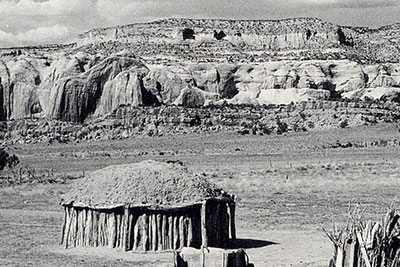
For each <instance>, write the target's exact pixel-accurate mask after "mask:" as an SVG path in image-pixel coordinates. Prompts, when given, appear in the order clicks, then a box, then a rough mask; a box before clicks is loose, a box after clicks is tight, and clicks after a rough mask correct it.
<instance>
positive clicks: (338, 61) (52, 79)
mask: <svg viewBox="0 0 400 267" xmlns="http://www.w3.org/2000/svg"><path fill="white" fill-rule="evenodd" d="M398 40H400V29H399V26H398V25H391V26H387V27H382V28H380V29H374V30H373V29H368V28H350V27H341V26H338V25H334V24H332V23H328V22H324V21H321V20H318V19H310V18H299V19H287V20H281V21H232V20H200V19H197V20H192V19H167V20H160V21H155V22H150V23H141V24H133V25H126V26H118V27H110V28H103V29H94V30H91V31H89V32H87V33H84V34H82V35H81V36H80V41H79V42H78V43H77V44H75V45H71V46H55V47H45V48H42V49H41V48H37V47H36V48H21V49H18V50H16V51H8V50H7V51H6V50H4V51H3V50H1V51H0V54H1V57H0V120H12V119H20V118H30V117H40V118H48V119H56V120H64V121H74V122H83V121H85V120H86V119H88V118H92V117H101V116H104V115H107V114H110V113H112V112H114V111H115V110H116V109H118V108H119V107H120V106H126V105H128V106H131V107H138V106H157V105H181V106H184V107H201V106H208V105H212V104H214V105H220V104H224V103H227V104H255V105H263V104H289V103H291V102H301V101H308V100H333V99H340V98H349V99H363V98H373V99H381V98H382V99H385V100H390V99H393V100H395V101H398V99H399V94H400V63H399V60H398V59H399V55H400V53H399V51H400V50H399V49H400V48H399V43H400V42H398ZM2 51H3V52H2ZM389 61H390V62H389ZM392 61H393V62H392Z"/></svg>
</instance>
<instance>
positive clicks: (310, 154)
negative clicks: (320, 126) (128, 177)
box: [0, 125, 400, 267]
mask: <svg viewBox="0 0 400 267" xmlns="http://www.w3.org/2000/svg"><path fill="white" fill-rule="evenodd" d="M394 138H397V140H400V135H399V132H398V129H397V127H396V126H391V125H384V126H378V127H371V128H357V129H346V130H335V131H326V132H319V133H304V134H289V135H285V136H239V135H237V134H235V133H219V134H211V135H206V136H180V137H169V138H167V137H165V138H143V139H136V140H125V141H116V142H99V143H81V144H69V145H48V146H46V145H35V146H33V145H32V146H14V147H13V148H12V150H13V152H14V153H16V154H17V155H18V156H19V157H20V159H21V162H22V163H21V164H22V165H24V166H34V168H35V169H36V171H37V173H46V172H48V171H49V169H50V168H52V169H53V172H54V173H55V174H56V175H58V174H60V173H62V174H64V175H69V174H71V175H77V174H82V173H83V172H87V171H90V170H94V169H97V168H99V167H103V166H107V165H110V164H117V163H127V162H136V161H140V160H143V159H149V158H151V159H159V160H166V159H179V160H182V161H184V162H185V164H187V165H188V167H189V168H191V169H193V170H194V171H197V172H200V173H205V175H207V177H208V178H209V179H210V180H212V181H213V182H215V183H217V185H219V186H221V187H222V188H224V189H226V190H227V191H229V192H231V193H234V194H236V195H237V196H238V211H237V232H238V238H239V239H240V240H239V244H240V246H242V247H244V248H246V251H247V253H248V255H249V257H250V261H251V262H253V263H254V264H255V266H271V267H274V266H275V267H276V266H278V267H279V266H328V263H329V259H330V257H331V254H332V247H331V244H330V241H329V240H328V238H327V237H326V236H325V233H324V231H323V230H322V228H323V227H325V228H326V229H331V227H332V222H333V221H336V222H338V223H339V224H343V223H345V221H346V219H347V213H348V207H349V203H353V204H355V203H360V204H361V205H362V207H363V208H365V209H366V211H365V214H364V216H365V217H366V218H371V219H373V220H378V219H379V217H380V216H381V215H382V214H384V213H385V211H386V210H385V207H386V205H388V204H389V203H391V202H395V203H396V204H397V206H398V204H399V199H398V198H399V195H400V194H399V192H398V188H399V186H400V179H399V178H400V162H399V161H398V159H399V158H400V148H399V147H398V146H397V147H369V148H329V149H328V148H326V147H328V145H330V144H335V143H336V142H347V141H349V142H371V141H377V140H385V139H394ZM75 182H76V180H67V183H66V184H36V183H33V184H25V185H19V186H12V187H5V188H0V234H1V239H0V266H173V253H170V252H169V253H132V252H127V253H126V252H121V251H116V250H109V249H106V248H85V249H82V248H75V249H68V250H64V249H62V247H60V246H59V245H58V242H59V237H60V231H61V221H62V217H63V213H62V209H61V207H60V206H59V204H58V203H59V202H60V199H61V196H62V194H63V193H64V192H67V191H68V190H70V188H71V186H73V184H74V183H75Z"/></svg>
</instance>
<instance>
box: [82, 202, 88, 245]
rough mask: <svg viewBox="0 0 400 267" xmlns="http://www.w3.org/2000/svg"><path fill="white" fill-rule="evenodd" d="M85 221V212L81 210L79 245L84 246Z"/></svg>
mask: <svg viewBox="0 0 400 267" xmlns="http://www.w3.org/2000/svg"><path fill="white" fill-rule="evenodd" d="M86 219H87V210H86V209H83V210H82V220H81V227H82V231H81V245H82V246H85V239H86V235H85V233H86Z"/></svg>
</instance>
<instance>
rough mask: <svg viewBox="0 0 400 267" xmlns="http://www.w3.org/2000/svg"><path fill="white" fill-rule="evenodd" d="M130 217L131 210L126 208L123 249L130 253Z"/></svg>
mask: <svg viewBox="0 0 400 267" xmlns="http://www.w3.org/2000/svg"><path fill="white" fill-rule="evenodd" d="M129 217H130V209H129V207H125V208H124V230H123V241H122V249H123V250H124V251H128V250H129V249H130V244H131V239H130V236H131V235H130V232H131V229H130V227H129Z"/></svg>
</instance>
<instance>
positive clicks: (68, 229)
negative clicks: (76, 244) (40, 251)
mask: <svg viewBox="0 0 400 267" xmlns="http://www.w3.org/2000/svg"><path fill="white" fill-rule="evenodd" d="M66 210H67V216H66V217H67V221H66V223H65V224H66V227H67V228H66V231H65V237H64V248H68V245H69V244H68V241H69V232H70V231H71V222H72V220H71V211H70V208H69V207H67V209H66Z"/></svg>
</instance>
